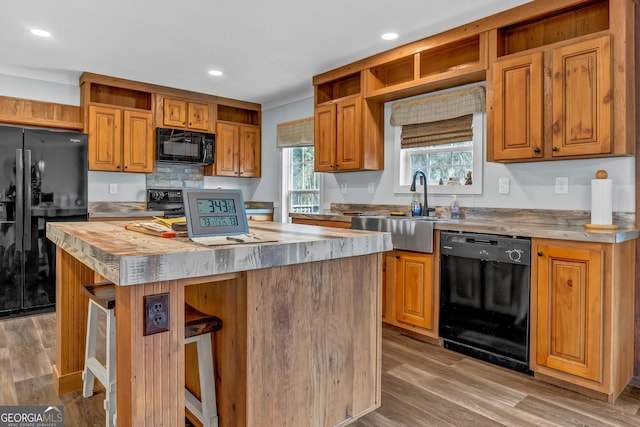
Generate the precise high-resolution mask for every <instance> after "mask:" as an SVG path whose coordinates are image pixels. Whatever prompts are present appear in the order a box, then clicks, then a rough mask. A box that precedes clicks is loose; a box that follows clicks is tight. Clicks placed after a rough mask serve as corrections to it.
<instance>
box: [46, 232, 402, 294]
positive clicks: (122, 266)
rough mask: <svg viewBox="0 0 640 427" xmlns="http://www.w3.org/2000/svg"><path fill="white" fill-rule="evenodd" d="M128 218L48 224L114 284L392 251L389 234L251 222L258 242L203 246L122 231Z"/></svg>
mask: <svg viewBox="0 0 640 427" xmlns="http://www.w3.org/2000/svg"><path fill="white" fill-rule="evenodd" d="M125 224H127V222H86V223H77V222H74V223H63V222H55V223H51V222H50V223H48V224H47V237H48V238H49V239H50V240H51V241H53V243H55V244H56V245H57V246H59V247H60V248H62V249H64V250H65V251H67V252H69V253H70V254H72V255H73V256H74V257H75V258H76V259H78V260H79V261H81V262H83V263H84V264H86V265H87V266H88V267H90V268H91V269H92V270H94V271H96V272H98V273H99V274H100V275H102V276H103V277H105V278H106V279H108V280H110V281H112V282H113V283H115V284H117V285H135V284H141V283H149V282H158V281H164V280H174V279H184V278H191V277H201V276H208V275H214V274H223V273H232V272H239V271H248V270H256V269H261V268H270V267H277V266H284V265H292V264H301V263H307V262H313V261H323V260H329V259H338V258H345V257H352V256H358V255H367V254H371V253H377V252H384V251H388V250H391V249H392V245H391V236H390V235H389V234H388V233H378V232H367V231H358V230H348V229H347V230H339V229H333V228H325V227H313V226H306V225H299V224H281V223H274V222H252V221H250V222H249V228H250V231H251V232H253V233H256V234H258V235H259V236H260V237H262V238H263V239H265V240H266V241H268V242H266V243H261V244H237V245H228V246H203V245H199V244H195V243H193V242H191V241H190V240H189V239H188V238H186V237H176V238H162V237H156V236H150V235H146V234H142V233H138V232H135V231H129V230H125V229H124V225H125Z"/></svg>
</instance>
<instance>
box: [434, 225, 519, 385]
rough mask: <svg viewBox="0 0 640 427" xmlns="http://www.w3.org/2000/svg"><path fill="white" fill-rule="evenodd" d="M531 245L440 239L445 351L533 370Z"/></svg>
mask: <svg viewBox="0 0 640 427" xmlns="http://www.w3.org/2000/svg"><path fill="white" fill-rule="evenodd" d="M530 264H531V241H530V240H529V239H527V238H514V237H507V236H495V235H489V234H475V233H454V232H441V233H440V324H439V334H440V337H441V338H442V339H443V341H444V346H445V347H446V348H450V349H452V350H455V351H458V352H461V353H465V354H468V355H471V356H474V357H477V358H479V359H483V360H486V361H489V362H492V363H495V364H498V365H500V366H504V367H507V368H510V369H514V370H517V371H520V372H525V373H528V374H531V371H530V370H529V292H530V290H529V288H530Z"/></svg>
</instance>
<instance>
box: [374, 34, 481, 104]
mask: <svg viewBox="0 0 640 427" xmlns="http://www.w3.org/2000/svg"><path fill="white" fill-rule="evenodd" d="M486 69H487V36H486V33H479V34H476V35H474V36H471V37H468V38H464V39H460V40H453V41H449V42H446V43H442V44H438V45H434V46H430V47H425V48H424V49H421V50H419V52H416V53H414V54H412V55H408V56H405V57H402V58H398V59H395V60H392V61H389V62H385V63H383V64H380V65H376V66H373V67H370V68H368V69H367V70H365V85H364V86H365V98H366V99H369V100H375V101H384V102H386V101H393V100H396V99H401V98H406V97H408V96H413V95H420V94H423V93H426V92H431V91H435V90H439V89H444V88H448V87H453V86H459V85H463V84H468V83H475V82H479V81H482V80H484V79H485V77H486Z"/></svg>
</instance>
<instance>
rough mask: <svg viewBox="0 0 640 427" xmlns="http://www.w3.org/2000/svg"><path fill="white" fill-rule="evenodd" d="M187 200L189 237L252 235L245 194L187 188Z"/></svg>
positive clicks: (185, 191) (185, 199) (185, 192)
mask: <svg viewBox="0 0 640 427" xmlns="http://www.w3.org/2000/svg"><path fill="white" fill-rule="evenodd" d="M183 199H184V205H185V206H184V208H185V209H184V210H185V216H186V217H187V218H186V219H187V230H188V232H189V237H191V238H193V237H208V236H220V235H232V234H247V233H248V232H249V225H248V223H247V213H246V210H245V207H244V200H243V199H242V191H240V190H231V189H185V190H184V191H183Z"/></svg>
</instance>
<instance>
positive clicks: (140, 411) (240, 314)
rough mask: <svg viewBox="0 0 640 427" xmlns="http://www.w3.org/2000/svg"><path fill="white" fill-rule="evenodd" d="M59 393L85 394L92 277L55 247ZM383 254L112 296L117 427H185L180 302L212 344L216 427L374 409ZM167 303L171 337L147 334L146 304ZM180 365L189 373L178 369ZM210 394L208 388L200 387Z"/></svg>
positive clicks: (187, 379) (127, 289)
mask: <svg viewBox="0 0 640 427" xmlns="http://www.w3.org/2000/svg"><path fill="white" fill-rule="evenodd" d="M57 260H58V261H57V277H58V283H57V292H58V293H57V295H58V298H57V306H56V316H57V317H56V320H57V326H56V327H57V331H56V332H57V340H58V341H57V364H56V366H54V368H53V377H54V384H55V387H56V389H57V391H58V393H66V392H69V391H72V390H78V389H80V388H81V370H82V368H83V360H84V340H85V333H86V312H87V308H86V307H87V299H86V297H84V295H83V294H82V291H81V286H82V285H83V284H86V283H93V282H94V281H95V279H96V276H97V273H95V272H94V271H93V270H92V269H91V268H89V267H87V266H86V265H84V264H83V263H81V262H79V261H78V260H77V259H76V258H75V257H74V256H73V255H72V254H71V253H70V252H66V251H65V250H63V249H61V248H60V247H58V249H57ZM380 285H381V254H380V253H372V254H368V255H360V256H353V257H348V258H339V259H328V260H323V261H316V262H309V263H303V264H293V265H285V266H278V267H272V268H265V269H257V270H250V271H245V272H236V273H225V274H218V275H213V276H207V277H197V278H188V279H180V280H168V281H161V282H155V283H146V284H137V285H130V286H117V288H116V324H117V326H116V328H117V332H116V335H117V339H116V343H117V344H116V345H117V347H116V348H117V350H116V352H117V419H118V426H125V427H126V426H143V425H146V426H152V425H153V426H159V425H168V426H178V425H181V424H183V423H184V416H185V409H184V392H183V387H184V384H185V383H186V384H187V386H188V387H189V388H194V391H196V392H197V389H198V377H197V359H196V356H195V354H194V353H195V352H193V351H191V350H192V349H190V348H187V350H186V351H185V346H184V345H183V340H184V327H183V318H184V303H185V301H188V302H189V304H191V305H193V306H194V307H195V308H197V309H198V310H200V311H203V312H205V313H209V314H213V315H216V316H218V317H220V318H221V319H222V321H223V326H222V329H221V330H220V331H218V332H215V333H214V334H213V338H212V339H213V349H214V360H215V363H214V372H215V378H216V391H217V402H218V411H219V417H220V426H221V427H225V426H234V427H235V426H261V425H262V426H267V425H273V426H276V425H277V426H296V427H297V426H322V427H324V426H334V425H344V424H348V423H350V422H352V421H353V420H354V419H356V418H358V417H360V416H362V415H364V414H366V413H368V412H370V411H372V410H374V409H375V408H377V407H379V406H380V395H381V391H380V390H381V386H380V384H381V380H380V372H381V367H380V363H381V360H380V357H381V313H380V309H379V308H380V307H381V304H380ZM163 292H168V293H169V294H170V330H169V331H168V332H163V333H158V334H154V335H149V336H143V335H142V331H143V316H144V310H143V297H144V296H145V295H151V294H157V293H163ZM185 366H186V369H185ZM205 386H208V387H210V386H212V385H211V384H206V385H205Z"/></svg>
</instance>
